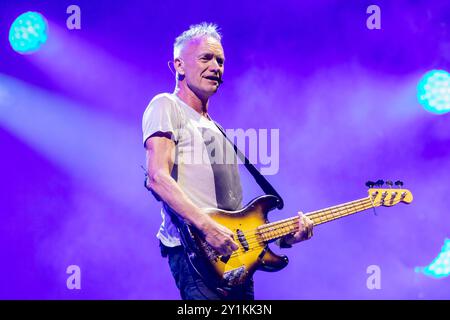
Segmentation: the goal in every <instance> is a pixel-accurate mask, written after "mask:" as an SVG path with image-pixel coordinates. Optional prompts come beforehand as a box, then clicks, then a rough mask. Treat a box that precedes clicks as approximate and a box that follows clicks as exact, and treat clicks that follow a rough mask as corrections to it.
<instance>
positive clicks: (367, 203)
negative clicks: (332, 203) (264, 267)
mask: <svg viewBox="0 0 450 320" xmlns="http://www.w3.org/2000/svg"><path fill="white" fill-rule="evenodd" d="M357 201H358V202H359V204H358V205H352V207H353V208H355V207H356V208H358V209H357V210H359V211H364V210H367V209H369V208H370V207H372V202H371V200H370V199H369V198H367V199H365V200H357ZM341 206H342V207H344V205H341ZM348 206H349V205H348V204H346V205H345V207H348ZM325 210H326V209H324V210H319V211H318V212H315V213H311V214H309V215H307V216H308V217H309V218H312V219H313V220H314V219H320V220H319V223H320V222H322V221H321V220H322V219H321V218H322V217H327V216H331V217H332V218H335V219H337V218H340V217H344V216H346V215H340V216H339V217H335V216H334V215H333V213H327V211H325ZM320 211H325V212H320ZM356 212H357V211H356ZM356 212H352V213H349V214H347V215H350V214H353V213H356ZM297 219H298V217H292V218H288V219H286V222H283V223H280V224H279V225H275V226H274V227H264V228H263V229H268V228H269V229H270V231H265V230H258V228H257V229H253V230H246V232H251V231H255V230H258V231H262V232H274V231H278V230H279V229H283V228H286V227H292V226H294V228H295V227H297V226H298V220H297ZM289 220H291V221H289ZM331 220H333V219H330V220H328V221H331ZM282 221H283V220H282ZM325 222H327V221H323V223H325ZM275 223H276V222H275ZM295 229H297V228H295ZM296 231H297V230H295V231H292V232H296ZM268 238H270V236H268ZM275 238H278V237H275ZM246 240H247V243H248V244H249V245H255V244H256V243H258V244H261V242H262V243H264V241H269V240H271V239H267V240H264V239H262V237H261V235H259V234H256V233H255V234H253V235H250V236H247V237H246ZM242 250H244V251H245V249H242ZM232 255H233V254H232Z"/></svg>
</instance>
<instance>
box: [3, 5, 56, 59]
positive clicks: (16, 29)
mask: <svg viewBox="0 0 450 320" xmlns="http://www.w3.org/2000/svg"><path fill="white" fill-rule="evenodd" d="M47 31H48V26H47V21H46V20H45V18H44V16H42V15H41V14H40V13H37V12H31V11H28V12H25V13H22V14H21V15H20V16H18V17H17V18H16V20H14V22H13V23H12V25H11V28H10V29H9V43H10V44H11V47H12V48H13V49H14V50H15V51H16V52H18V53H21V54H30V53H33V52H36V51H37V50H39V49H40V48H41V46H42V45H43V44H44V43H45V42H46V41H47Z"/></svg>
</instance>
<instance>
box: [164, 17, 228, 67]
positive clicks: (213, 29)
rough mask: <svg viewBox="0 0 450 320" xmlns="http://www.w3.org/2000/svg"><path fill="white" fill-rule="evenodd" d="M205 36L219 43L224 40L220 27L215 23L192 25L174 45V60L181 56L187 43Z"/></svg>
mask: <svg viewBox="0 0 450 320" xmlns="http://www.w3.org/2000/svg"><path fill="white" fill-rule="evenodd" d="M203 36H208V37H213V38H215V39H216V40H218V41H219V42H220V41H221V39H222V35H221V34H220V33H219V27H218V26H217V25H216V24H214V23H207V22H202V23H199V24H194V25H191V26H190V27H189V29H188V30H186V31H184V32H183V33H182V34H180V35H179V36H178V37H177V38H176V39H175V43H174V44H173V58H174V59H175V58H178V57H179V56H180V52H181V49H182V48H183V47H184V45H185V44H186V42H188V41H190V40H192V39H195V38H201V37H203Z"/></svg>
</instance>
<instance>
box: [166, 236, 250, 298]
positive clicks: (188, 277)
mask: <svg viewBox="0 0 450 320" xmlns="http://www.w3.org/2000/svg"><path fill="white" fill-rule="evenodd" d="M160 246H161V254H162V256H163V257H164V256H167V257H168V260H169V266H170V270H171V272H172V275H173V277H174V279H175V284H176V285H177V287H178V289H179V290H180V294H181V299H183V300H254V299H255V298H254V292H253V279H250V280H249V281H248V282H247V283H246V284H244V285H242V286H239V287H236V288H235V289H234V290H233V291H231V292H230V293H229V294H228V295H227V296H226V297H223V296H222V295H220V294H219V293H218V292H216V291H215V290H213V289H211V288H209V287H208V286H207V285H206V283H205V282H204V281H203V279H202V278H201V277H200V276H199V275H198V274H197V273H196V272H195V271H194V270H193V269H192V267H191V265H190V263H189V261H188V260H187V257H186V254H185V252H184V249H183V247H182V246H177V247H174V248H169V247H166V246H164V245H163V244H160Z"/></svg>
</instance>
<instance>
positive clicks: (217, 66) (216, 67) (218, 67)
mask: <svg viewBox="0 0 450 320" xmlns="http://www.w3.org/2000/svg"><path fill="white" fill-rule="evenodd" d="M221 69H222V66H221V65H220V64H219V63H218V62H217V60H215V59H213V60H212V62H211V65H210V71H212V72H214V73H218V72H220V71H221Z"/></svg>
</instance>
